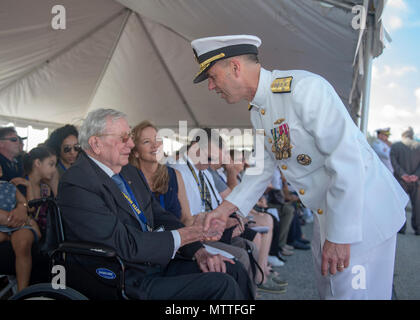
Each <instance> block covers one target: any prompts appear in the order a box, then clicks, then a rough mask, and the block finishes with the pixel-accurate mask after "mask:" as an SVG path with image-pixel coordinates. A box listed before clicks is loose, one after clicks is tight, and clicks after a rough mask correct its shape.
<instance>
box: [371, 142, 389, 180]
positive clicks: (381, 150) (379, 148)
mask: <svg viewBox="0 0 420 320" xmlns="http://www.w3.org/2000/svg"><path fill="white" fill-rule="evenodd" d="M372 148H373V150H375V152H376V154H377V155H378V157H379V159H381V161H382V162H383V163H384V165H385V166H386V167H387V168H388V169H389V171H391V172H392V173H394V168H393V167H392V163H391V147H390V146H389V145H387V144H386V143H385V142H384V141H382V140H381V139H376V140H375V141H373V143H372Z"/></svg>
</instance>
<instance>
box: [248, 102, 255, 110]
mask: <svg viewBox="0 0 420 320" xmlns="http://www.w3.org/2000/svg"><path fill="white" fill-rule="evenodd" d="M252 107H254V106H253V105H252V104H250V103H249V104H248V111H251V109H252Z"/></svg>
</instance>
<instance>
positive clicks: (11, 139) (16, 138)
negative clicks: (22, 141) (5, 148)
mask: <svg viewBox="0 0 420 320" xmlns="http://www.w3.org/2000/svg"><path fill="white" fill-rule="evenodd" d="M0 140H9V141H11V142H17V141H18V140H19V138H18V137H10V138H0Z"/></svg>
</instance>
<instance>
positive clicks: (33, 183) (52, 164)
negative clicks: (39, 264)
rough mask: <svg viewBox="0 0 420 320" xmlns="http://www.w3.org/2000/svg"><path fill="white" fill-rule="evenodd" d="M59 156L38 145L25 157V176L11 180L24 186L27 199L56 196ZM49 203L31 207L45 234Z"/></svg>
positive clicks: (16, 184) (31, 211) (30, 210)
mask: <svg viewBox="0 0 420 320" xmlns="http://www.w3.org/2000/svg"><path fill="white" fill-rule="evenodd" d="M56 161H57V157H56V156H55V153H54V152H53V150H51V149H49V148H47V147H36V148H33V149H32V150H31V151H30V152H28V153H27V154H25V155H24V157H23V168H24V172H25V177H24V178H19V177H18V178H14V179H12V180H11V181H10V182H11V183H13V184H14V185H15V186H22V187H23V194H24V196H25V198H26V201H28V202H29V201H31V200H34V199H40V198H47V197H55V195H56V194H57V187H58V173H57V168H56ZM47 209H48V208H47V205H42V206H39V207H38V208H37V209H36V211H35V208H31V209H29V212H30V213H32V214H33V215H34V219H35V221H36V222H37V224H38V226H39V228H40V230H41V233H42V234H43V235H45V231H46V226H47Z"/></svg>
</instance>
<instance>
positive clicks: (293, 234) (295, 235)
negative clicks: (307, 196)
mask: <svg viewBox="0 0 420 320" xmlns="http://www.w3.org/2000/svg"><path fill="white" fill-rule="evenodd" d="M300 239H302V229H301V227H300V221H299V216H298V214H297V213H296V211H295V215H294V217H293V220H292V223H291V225H290V229H289V234H288V235H287V243H288V244H292V243H293V242H294V241H295V240H300Z"/></svg>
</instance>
